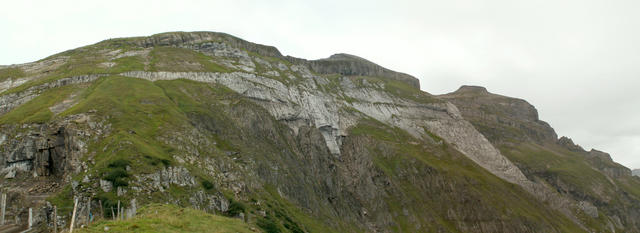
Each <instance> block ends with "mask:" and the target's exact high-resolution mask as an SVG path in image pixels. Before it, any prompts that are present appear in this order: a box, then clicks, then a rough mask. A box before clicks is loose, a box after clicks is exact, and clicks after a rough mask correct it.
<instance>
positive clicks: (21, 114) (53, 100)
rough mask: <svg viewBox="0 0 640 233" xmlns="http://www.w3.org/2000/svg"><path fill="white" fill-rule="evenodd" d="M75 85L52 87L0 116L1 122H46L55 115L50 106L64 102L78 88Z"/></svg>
mask: <svg viewBox="0 0 640 233" xmlns="http://www.w3.org/2000/svg"><path fill="white" fill-rule="evenodd" d="M76 88H77V87H76V86H75V85H69V86H64V87H58V88H52V89H49V90H46V91H44V92H43V93H42V94H40V95H39V96H38V97H36V98H34V99H32V100H30V101H29V102H27V103H25V104H22V105H20V106H18V107H17V108H15V109H13V110H11V111H10V112H9V113H7V114H5V115H3V116H2V117H0V124H9V123H20V124H21V123H44V122H47V121H49V120H50V119H51V118H52V117H53V113H52V112H51V111H50V110H49V107H51V106H53V105H55V104H57V103H60V102H62V101H63V100H65V99H66V98H67V97H69V95H70V94H71V93H72V92H73V91H74V89H76Z"/></svg>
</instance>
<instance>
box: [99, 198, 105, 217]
mask: <svg viewBox="0 0 640 233" xmlns="http://www.w3.org/2000/svg"><path fill="white" fill-rule="evenodd" d="M98 205H100V215H101V216H102V218H104V208H103V207H102V200H98Z"/></svg>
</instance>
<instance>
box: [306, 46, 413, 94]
mask: <svg viewBox="0 0 640 233" xmlns="http://www.w3.org/2000/svg"><path fill="white" fill-rule="evenodd" d="M308 64H309V66H310V67H311V69H312V70H313V71H315V72H318V73H321V74H341V75H347V76H349V75H363V76H375V77H385V78H389V79H393V80H398V81H402V82H405V83H408V84H409V85H411V86H413V87H415V88H420V81H419V80H418V79H417V78H414V77H412V76H411V75H408V74H404V73H399V72H395V71H392V70H389V69H386V68H384V67H382V66H379V65H376V64H375V63H373V62H370V61H368V60H366V59H364V58H361V57H358V56H354V55H350V54H344V53H341V54H334V55H331V56H330V57H329V58H325V59H319V60H312V61H309V62H308Z"/></svg>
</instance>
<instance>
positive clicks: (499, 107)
mask: <svg viewBox="0 0 640 233" xmlns="http://www.w3.org/2000/svg"><path fill="white" fill-rule="evenodd" d="M439 97H440V98H443V99H445V100H447V101H450V102H451V103H453V104H454V105H456V107H458V109H460V111H461V113H462V115H463V116H464V118H465V119H467V120H469V121H470V122H471V123H473V124H474V126H475V127H476V128H477V129H478V130H480V131H481V132H482V134H483V135H485V136H486V137H487V138H489V140H491V141H499V140H502V139H504V138H508V139H509V140H518V141H529V140H533V141H537V142H541V143H554V142H555V141H556V140H557V135H556V133H555V131H554V130H553V128H551V126H549V124H547V123H546V122H544V121H541V120H540V119H539V118H538V111H537V110H536V109H535V107H533V106H532V105H531V104H529V103H528V102H526V101H524V100H521V99H516V98H511V97H506V96H501V95H496V94H492V93H489V92H488V91H487V89H486V88H484V87H478V86H462V87H460V88H459V89H458V90H457V91H455V92H452V93H449V94H445V95H440V96H439Z"/></svg>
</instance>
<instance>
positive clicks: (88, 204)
mask: <svg viewBox="0 0 640 233" xmlns="http://www.w3.org/2000/svg"><path fill="white" fill-rule="evenodd" d="M89 225H91V198H89V201H88V202H87V226H89Z"/></svg>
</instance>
